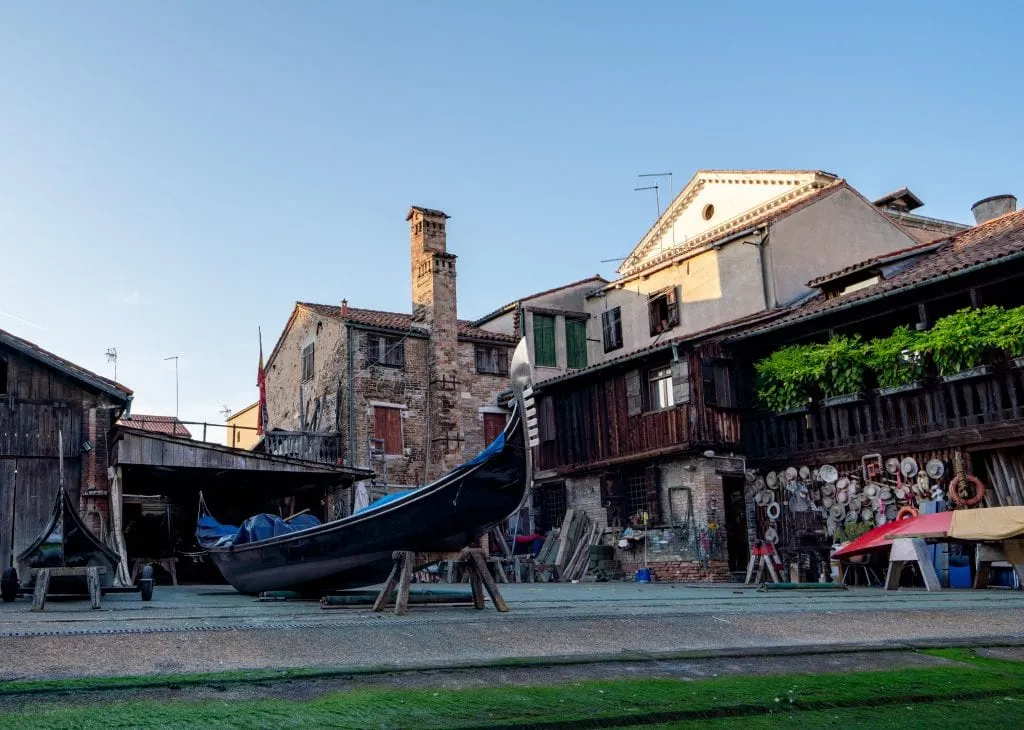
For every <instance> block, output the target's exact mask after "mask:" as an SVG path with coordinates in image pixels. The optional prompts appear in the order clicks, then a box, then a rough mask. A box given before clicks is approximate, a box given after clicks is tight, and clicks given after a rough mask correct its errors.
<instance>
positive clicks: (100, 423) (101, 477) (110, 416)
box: [78, 399, 119, 540]
mask: <svg viewBox="0 0 1024 730" xmlns="http://www.w3.org/2000/svg"><path fill="white" fill-rule="evenodd" d="M118 410H119V409H118V408H117V407H115V406H111V405H110V404H109V403H108V402H106V401H105V400H102V399H89V400H87V401H85V402H84V403H83V414H84V416H85V418H84V424H83V425H84V428H83V432H84V434H85V436H84V438H85V439H87V440H88V441H89V443H91V444H92V449H91V450H90V451H88V452H87V453H85V454H84V455H83V457H82V481H81V490H80V492H79V499H78V508H79V511H80V512H81V513H82V515H83V520H84V522H85V524H86V525H87V526H88V527H89V529H91V530H92V531H93V533H95V534H96V535H97V536H98V537H100V538H101V539H103V540H106V538H107V535H106V533H107V532H108V531H109V530H110V497H109V494H110V477H109V472H108V468H109V467H110V465H111V458H112V454H111V443H110V438H111V436H112V435H113V431H112V429H113V426H114V422H115V420H116V418H115V415H116V413H117V411H118ZM101 527H102V529H101Z"/></svg>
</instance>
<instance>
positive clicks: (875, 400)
mask: <svg viewBox="0 0 1024 730" xmlns="http://www.w3.org/2000/svg"><path fill="white" fill-rule="evenodd" d="M1022 376H1024V370H1022V369H1021V368H1020V367H1013V368H1010V369H1003V370H999V371H992V370H991V369H989V368H987V367H984V368H976V369H975V370H972V371H967V372H965V373H960V374H958V375H954V376H948V377H946V378H938V379H936V380H934V381H931V382H928V383H922V384H915V385H913V386H907V387H904V388H900V389H880V390H876V391H872V392H869V393H866V394H863V395H860V396H858V397H851V398H850V399H848V402H836V400H838V399H834V400H833V401H832V402H831V403H830V402H829V401H822V402H821V403H818V404H815V405H814V406H812V407H811V408H809V409H806V410H804V411H799V412H789V413H785V414H763V415H753V416H749V417H747V418H745V419H744V424H743V441H744V446H745V448H746V450H747V455H748V456H750V457H754V458H758V457H777V456H789V455H792V454H795V453H798V452H808V451H822V450H830V449H841V448H844V447H856V446H858V445H868V444H872V443H876V442H886V441H894V440H895V441H901V440H910V441H911V443H909V444H908V445H909V446H912V445H914V442H915V441H916V442H917V443H918V444H920V445H922V446H923V445H924V442H925V441H926V440H928V439H929V438H930V437H931V436H934V435H939V434H943V433H945V432H949V431H953V430H956V429H974V430H975V433H976V434H977V435H978V436H979V438H981V436H982V433H983V432H984V431H986V430H988V427H996V426H998V425H999V424H1007V425H1008V424H1010V422H1012V421H1015V420H1018V419H1022V418H1024V377H1022ZM1022 426H1024V423H1022Z"/></svg>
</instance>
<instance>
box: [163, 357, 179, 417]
mask: <svg viewBox="0 0 1024 730" xmlns="http://www.w3.org/2000/svg"><path fill="white" fill-rule="evenodd" d="M167 360H174V417H175V418H177V417H178V402H179V400H178V356H177V355H171V356H170V357H165V358H164V361H167Z"/></svg>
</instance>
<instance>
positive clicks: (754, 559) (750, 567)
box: [743, 540, 780, 586]
mask: <svg viewBox="0 0 1024 730" xmlns="http://www.w3.org/2000/svg"><path fill="white" fill-rule="evenodd" d="M777 555H778V553H776V552H775V546H774V545H772V544H771V543H770V542H765V543H762V542H761V541H760V540H759V541H757V542H755V543H754V547H752V548H751V549H750V562H749V563H747V579H746V580H745V581H743V585H745V586H746V585H750V579H751V577H752V576H754V568H755V567H756V568H757V576H756V577H754V583H755V584H760V583H761V576H763V575H764V571H765V569H766V568H767V569H768V575H770V576H771V578H772V580H773V581H774V582H776V583H779V582H780V581H779V574H778V573H776V572H775V558H776V556H777Z"/></svg>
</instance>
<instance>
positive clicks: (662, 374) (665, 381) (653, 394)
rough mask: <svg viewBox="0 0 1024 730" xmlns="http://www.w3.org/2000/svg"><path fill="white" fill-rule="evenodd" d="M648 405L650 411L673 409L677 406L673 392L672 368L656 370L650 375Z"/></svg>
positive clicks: (666, 367) (648, 377)
mask: <svg viewBox="0 0 1024 730" xmlns="http://www.w3.org/2000/svg"><path fill="white" fill-rule="evenodd" d="M647 379H648V390H647V403H648V410H651V411H660V410H661V409H662V408H671V407H672V406H673V405H674V404H675V398H673V395H674V393H673V390H672V368H671V367H670V366H665V367H660V368H654V369H652V370H651V371H650V372H649V373H648V375H647Z"/></svg>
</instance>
